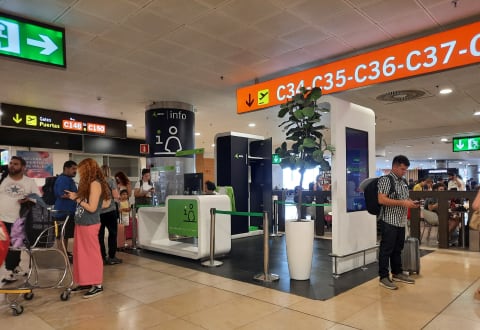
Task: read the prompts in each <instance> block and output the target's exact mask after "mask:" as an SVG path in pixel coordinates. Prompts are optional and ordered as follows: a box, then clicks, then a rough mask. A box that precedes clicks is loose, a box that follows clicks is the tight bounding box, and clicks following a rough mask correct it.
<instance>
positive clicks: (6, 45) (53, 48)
mask: <svg viewBox="0 0 480 330" xmlns="http://www.w3.org/2000/svg"><path fill="white" fill-rule="evenodd" d="M0 55H3V56H8V57H15V58H19V59H23V60H27V61H33V62H39V63H44V64H48V65H54V66H58V67H63V68H65V67H66V61H65V29H63V28H60V27H55V26H51V25H47V24H43V23H37V22H33V21H30V20H26V19H24V18H20V17H15V16H11V15H7V14H3V13H0Z"/></svg>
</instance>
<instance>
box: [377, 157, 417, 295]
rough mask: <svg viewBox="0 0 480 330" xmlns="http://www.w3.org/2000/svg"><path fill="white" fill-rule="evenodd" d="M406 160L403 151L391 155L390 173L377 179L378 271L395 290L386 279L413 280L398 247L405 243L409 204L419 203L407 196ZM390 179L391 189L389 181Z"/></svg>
mask: <svg viewBox="0 0 480 330" xmlns="http://www.w3.org/2000/svg"><path fill="white" fill-rule="evenodd" d="M409 166H410V161H409V160H408V158H407V157H405V156H403V155H398V156H395V157H394V158H393V161H392V170H391V171H390V174H388V175H385V176H382V177H380V178H379V179H378V203H379V204H381V205H382V208H381V211H380V215H379V220H380V233H381V241H380V251H379V256H378V267H379V270H378V275H379V276H380V285H381V286H383V287H385V288H387V289H390V290H396V289H398V287H397V286H396V285H395V284H394V283H393V282H392V280H390V277H389V266H390V267H391V272H392V279H393V281H396V282H403V283H408V284H414V283H415V281H414V280H413V279H412V278H410V277H409V276H408V275H405V274H404V273H403V269H402V256H401V253H402V250H403V246H404V243H405V226H406V224H407V211H408V209H409V208H418V207H420V203H419V202H416V201H413V200H411V199H410V198H409V192H408V186H407V184H406V182H405V181H404V179H403V176H404V175H405V174H406V173H407V170H408V167H409ZM392 182H393V183H394V189H391V184H392Z"/></svg>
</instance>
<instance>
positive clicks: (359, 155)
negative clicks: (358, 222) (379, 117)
mask: <svg viewBox="0 0 480 330" xmlns="http://www.w3.org/2000/svg"><path fill="white" fill-rule="evenodd" d="M345 144H346V165H347V166H346V170H347V171H346V172H347V174H346V175H347V178H346V185H347V186H346V192H347V193H346V196H347V212H356V211H364V210H366V205H365V199H364V197H363V192H361V191H360V189H359V187H360V183H361V182H362V181H363V180H365V179H366V178H368V175H369V173H368V132H365V131H361V130H358V129H354V128H349V127H346V128H345Z"/></svg>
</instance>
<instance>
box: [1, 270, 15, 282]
mask: <svg viewBox="0 0 480 330" xmlns="http://www.w3.org/2000/svg"><path fill="white" fill-rule="evenodd" d="M16 280H17V278H16V277H15V275H14V273H13V272H12V271H9V272H8V274H5V276H4V277H3V278H2V283H12V282H15V281H16Z"/></svg>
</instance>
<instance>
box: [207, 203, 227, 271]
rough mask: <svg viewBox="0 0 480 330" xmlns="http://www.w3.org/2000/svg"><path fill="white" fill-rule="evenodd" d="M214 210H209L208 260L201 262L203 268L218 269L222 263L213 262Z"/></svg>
mask: <svg viewBox="0 0 480 330" xmlns="http://www.w3.org/2000/svg"><path fill="white" fill-rule="evenodd" d="M215 211H216V209H215V208H211V209H210V258H209V260H206V261H204V262H202V266H205V267H218V266H221V265H223V261H219V260H214V257H215Z"/></svg>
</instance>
